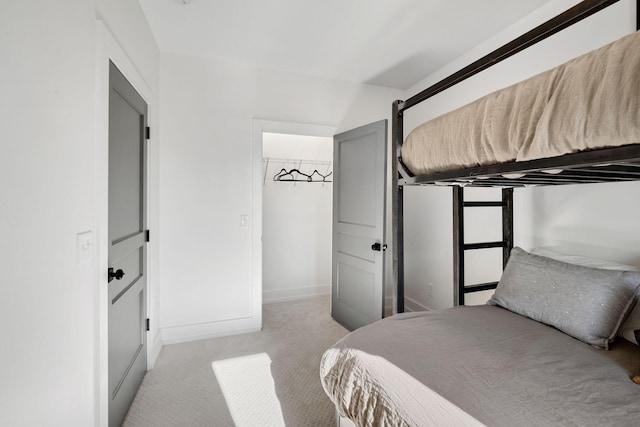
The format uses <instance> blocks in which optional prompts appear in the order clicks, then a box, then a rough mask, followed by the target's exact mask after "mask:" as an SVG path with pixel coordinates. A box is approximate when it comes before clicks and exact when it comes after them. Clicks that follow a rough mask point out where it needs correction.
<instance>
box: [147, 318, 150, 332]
mask: <svg viewBox="0 0 640 427" xmlns="http://www.w3.org/2000/svg"><path fill="white" fill-rule="evenodd" d="M150 330H151V322H149V318H147V331H150Z"/></svg>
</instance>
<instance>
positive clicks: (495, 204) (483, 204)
mask: <svg viewBox="0 0 640 427" xmlns="http://www.w3.org/2000/svg"><path fill="white" fill-rule="evenodd" d="M463 206H464V207H465V208H489V207H498V208H501V207H503V206H504V203H502V202H463Z"/></svg>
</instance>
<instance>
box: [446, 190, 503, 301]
mask: <svg viewBox="0 0 640 427" xmlns="http://www.w3.org/2000/svg"><path fill="white" fill-rule="evenodd" d="M477 207H483V208H485V207H500V208H502V240H499V241H495V242H481V243H465V240H464V208H477ZM488 248H502V266H503V268H504V266H505V265H506V264H507V261H508V260H509V254H510V253H511V249H513V188H503V189H502V201H492V202H465V201H464V191H463V187H461V186H454V187H453V281H454V287H453V304H454V305H464V296H465V294H468V293H471V292H480V291H486V290H490V289H495V288H496V286H497V285H498V282H489V283H478V284H474V285H465V262H464V260H465V251H470V250H478V249H488Z"/></svg>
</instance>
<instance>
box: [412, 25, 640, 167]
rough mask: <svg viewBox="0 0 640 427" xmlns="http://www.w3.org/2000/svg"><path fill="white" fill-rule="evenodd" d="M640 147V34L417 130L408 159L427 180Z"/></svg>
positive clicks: (470, 105) (425, 124)
mask: <svg viewBox="0 0 640 427" xmlns="http://www.w3.org/2000/svg"><path fill="white" fill-rule="evenodd" d="M636 143H640V32H636V33H633V34H630V35H628V36H625V37H623V38H621V39H619V40H617V41H615V42H613V43H610V44H608V45H605V46H603V47H601V48H599V49H597V50H595V51H592V52H589V53H587V54H585V55H582V56H579V57H577V58H575V59H573V60H571V61H569V62H566V63H565V64H562V65H560V66H559V67H556V68H554V69H551V70H549V71H546V72H543V73H541V74H538V75H536V76H534V77H531V78H529V79H527V80H525V81H522V82H520V83H517V84H515V85H513V86H510V87H507V88H505V89H501V90H499V91H496V92H494V93H491V94H489V95H487V96H485V97H483V98H480V99H478V100H476V101H474V102H472V103H471V104H468V105H466V106H464V107H461V108H459V109H457V110H454V111H452V112H449V113H447V114H444V115H442V116H440V117H437V118H435V119H433V120H430V121H428V122H426V123H423V124H422V125H420V126H418V127H417V128H415V129H414V130H413V131H412V132H411V133H410V134H409V136H408V137H407V139H406V141H405V142H404V144H403V145H402V161H403V163H404V164H405V165H406V167H407V168H408V169H409V170H410V171H411V172H412V173H413V174H414V175H426V174H429V173H435V172H444V171H450V170H456V169H464V168H469V167H475V166H484V165H492V164H498V163H505V162H511V161H527V160H534V159H541V158H548V157H556V156H561V155H564V154H569V153H574V152H579V151H586V150H593V149H599V148H607V147H617V146H622V145H627V144H636Z"/></svg>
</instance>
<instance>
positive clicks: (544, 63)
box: [405, 0, 640, 309]
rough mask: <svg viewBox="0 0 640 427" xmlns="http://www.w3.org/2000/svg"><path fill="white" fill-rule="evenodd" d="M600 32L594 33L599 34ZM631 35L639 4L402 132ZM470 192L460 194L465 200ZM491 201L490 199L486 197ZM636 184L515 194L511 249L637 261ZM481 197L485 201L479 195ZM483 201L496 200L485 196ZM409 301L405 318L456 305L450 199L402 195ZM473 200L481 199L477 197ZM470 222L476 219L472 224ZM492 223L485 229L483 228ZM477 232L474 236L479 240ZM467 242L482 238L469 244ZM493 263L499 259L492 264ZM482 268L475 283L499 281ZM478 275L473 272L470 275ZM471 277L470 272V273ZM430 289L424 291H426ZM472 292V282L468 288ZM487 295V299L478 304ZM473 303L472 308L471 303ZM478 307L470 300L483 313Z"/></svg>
mask: <svg viewBox="0 0 640 427" xmlns="http://www.w3.org/2000/svg"><path fill="white" fill-rule="evenodd" d="M575 3H577V2H576V1H566V0H557V1H552V2H550V3H548V4H547V5H545V6H544V7H542V8H541V9H539V10H538V11H536V12H534V13H533V14H531V15H529V16H528V17H526V18H524V19H523V20H521V21H520V22H518V23H516V24H514V25H513V26H511V27H509V28H508V29H506V30H505V31H503V32H502V33H500V34H498V35H497V36H495V37H494V38H492V39H490V40H489V41H487V42H485V43H483V44H481V45H479V46H478V47H477V48H476V49H474V50H473V51H471V52H469V53H468V54H467V55H465V56H463V57H461V58H459V59H458V60H456V61H454V63H452V64H450V65H448V66H447V67H445V68H444V69H442V70H440V71H439V72H437V73H434V75H432V76H429V77H428V78H426V79H425V80H424V81H422V82H421V83H419V84H417V85H415V86H414V87H413V88H411V89H409V90H408V91H407V94H406V97H408V96H411V95H413V94H415V93H417V92H418V91H419V90H422V89H424V88H426V87H427V86H429V85H430V84H433V83H435V82H436V81H438V80H440V79H441V78H444V77H446V76H447V75H449V74H451V73H452V72H455V71H457V70H458V69H460V68H462V67H463V66H465V65H467V64H469V63H471V62H472V61H474V60H475V59H478V58H479V57H481V56H482V55H484V54H486V53H488V52H490V51H491V50H493V49H495V48H497V47H499V46H501V45H502V44H504V43H506V42H508V41H510V40H512V39H513V38H515V37H517V36H518V35H520V34H522V33H524V32H526V31H528V30H529V29H531V28H533V27H534V26H536V25H538V24H540V23H542V22H544V21H545V20H547V19H549V18H551V17H553V16H555V15H557V14H558V13H560V12H562V11H563V10H566V9H567V8H569V7H571V6H573V5H574V4H575ZM596 29H597V30H596ZM634 30H635V2H634V1H630V0H625V1H621V2H620V3H618V4H615V5H613V6H611V7H609V8H608V9H606V10H604V11H601V12H599V13H598V14H597V15H595V16H593V17H591V18H589V19H587V20H585V21H583V22H581V23H579V24H577V25H574V26H573V27H571V28H570V29H567V30H564V31H563V32H561V33H559V34H557V35H555V36H553V37H552V38H550V39H547V40H545V41H543V42H541V43H539V44H538V45H536V46H534V47H531V48H529V49H527V50H526V51H524V52H521V53H519V54H517V55H516V56H515V57H512V58H510V59H508V60H506V61H504V62H502V63H500V64H498V65H495V66H494V67H492V68H490V69H489V70H487V71H484V72H482V73H480V74H478V75H476V76H474V77H472V78H470V79H468V80H466V81H465V82H463V83H461V84H459V85H456V86H455V87H453V88H451V89H449V90H447V91H445V92H443V93H441V94H439V95H436V96H435V97H434V98H432V99H431V100H429V101H427V102H424V103H423V104H421V105H420V106H418V107H415V108H413V109H411V110H409V111H407V112H406V114H405V131H406V132H409V131H410V130H411V129H412V128H413V127H415V126H416V125H418V124H419V123H421V122H422V121H424V120H427V119H429V118H432V117H435V116H437V115H440V114H442V113H444V112H447V111H450V110H451V109H453V108H457V107H459V106H462V105H464V104H466V103H468V102H470V101H473V100H474V99H476V98H478V97H480V96H483V95H485V94H487V93H489V92H492V91H494V90H497V89H499V88H502V87H505V86H507V85H509V84H513V83H516V82H518V81H520V80H522V79H524V78H527V77H530V76H532V75H533V74H536V73H538V72H542V71H544V70H547V69H549V68H552V67H554V66H556V65H558V64H560V63H562V62H565V61H566V60H568V59H571V58H573V57H575V56H578V55H580V54H582V53H586V52H588V51H590V50H593V49H595V48H598V47H600V46H601V45H603V44H605V43H607V42H609V41H613V40H615V39H617V38H619V37H621V36H623V35H625V34H628V33H630V32H632V31H634ZM465 192H466V191H465ZM492 192H493V193H492ZM639 192H640V184H639V183H624V184H596V185H583V186H570V187H562V188H537V189H532V190H516V191H515V196H514V199H515V243H516V244H518V245H521V246H523V247H525V248H531V247H533V246H553V247H555V248H556V249H557V250H558V251H563V252H570V253H577V254H581V255H590V256H600V257H602V258H605V259H611V260H614V261H622V262H627V263H629V262H632V263H633V262H635V263H638V262H639V261H640V246H639V245H638V244H637V236H638V235H640V233H639V231H640V225H639V224H638V221H637V220H636V219H635V218H636V216H637V215H636V214H635V212H638V210H639V209H640V197H638V194H639ZM481 193H487V192H486V191H484V192H483V191H481ZM488 193H489V197H500V196H499V191H496V190H489V191H488ZM405 194H406V198H405V200H406V208H405V209H406V211H405V213H406V219H405V221H406V222H405V227H406V241H405V255H406V257H407V260H406V263H407V264H406V296H407V306H408V307H409V308H414V309H420V308H430V309H437V308H442V307H447V306H451V305H452V302H453V285H452V283H453V272H452V264H453V260H452V237H451V229H452V222H451V221H452V219H451V209H452V208H451V206H452V201H451V190H450V189H447V188H407V189H406V191H405ZM473 197H480V196H478V195H477V192H476V194H475V195H474V196H473ZM475 212H476V211H475V210H474V211H472V212H470V213H469V214H468V215H467V217H466V219H467V225H468V229H467V230H469V231H468V232H475V233H478V232H484V231H485V230H490V229H492V228H493V229H494V230H496V229H497V230H496V231H498V232H499V227H500V226H499V222H496V220H495V218H494V219H491V218H490V217H489V216H488V215H485V214H482V215H481V216H477V214H476V213H475ZM472 215H474V216H473V217H472ZM489 223H492V224H491V225H488V224H489ZM479 230H480V231H479ZM468 237H469V240H468V241H471V240H472V239H474V238H475V237H478V236H468ZM496 258H498V256H497V255H495V257H494V259H496ZM484 263H485V260H484V259H480V260H477V261H476V262H475V263H474V264H476V266H480V271H479V273H478V276H477V277H476V278H480V279H479V280H478V281H481V280H497V279H498V277H499V270H500V268H499V261H498V262H497V263H495V262H492V263H491V265H489V266H486V265H483V264H484ZM474 267H475V266H474ZM471 270H472V267H468V271H471ZM427 283H429V284H431V285H432V286H431V287H429V286H425V284H427ZM472 283H473V282H472ZM487 296H488V295H487V294H485V295H483V298H484V300H486V297H487ZM472 301H473V300H472ZM482 301H483V299H482V298H480V299H477V298H476V299H475V302H476V303H481V302H482Z"/></svg>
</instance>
